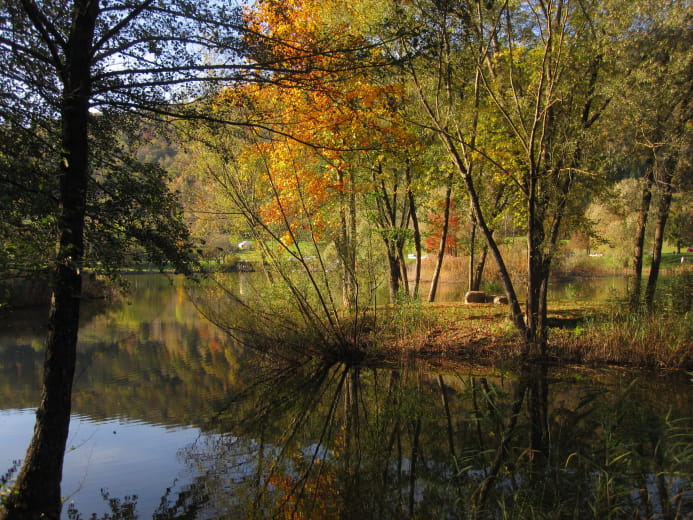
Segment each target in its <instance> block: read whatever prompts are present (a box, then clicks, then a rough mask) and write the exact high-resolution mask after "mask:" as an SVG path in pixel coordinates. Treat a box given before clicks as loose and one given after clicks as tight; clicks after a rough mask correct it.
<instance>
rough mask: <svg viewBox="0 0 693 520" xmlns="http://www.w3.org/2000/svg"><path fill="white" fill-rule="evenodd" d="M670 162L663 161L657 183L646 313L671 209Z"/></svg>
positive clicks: (671, 169) (655, 283) (671, 170)
mask: <svg viewBox="0 0 693 520" xmlns="http://www.w3.org/2000/svg"><path fill="white" fill-rule="evenodd" d="M670 163H671V161H664V164H663V165H662V169H663V171H661V173H660V176H661V180H660V181H659V182H658V184H659V186H660V197H659V202H658V204H657V221H656V222H655V236H654V245H653V248H652V265H650V275H649V276H648V278H647V287H646V288H645V305H646V306H647V310H648V311H650V312H651V311H652V310H653V305H654V295H655V289H656V288H657V279H658V277H659V266H660V264H661V262H662V246H663V245H664V228H665V227H666V224H667V218H668V217H669V208H670V207H671V198H672V188H671V180H672V178H673V165H671V164H670Z"/></svg>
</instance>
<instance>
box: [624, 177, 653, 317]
mask: <svg viewBox="0 0 693 520" xmlns="http://www.w3.org/2000/svg"><path fill="white" fill-rule="evenodd" d="M652 184H653V169H652V167H651V166H648V167H647V169H646V171H645V177H644V178H643V180H642V194H641V197H640V207H639V208H638V227H637V229H636V232H635V245H634V248H633V287H632V288H631V293H630V307H631V309H635V308H636V307H637V306H638V305H639V304H640V287H641V285H642V259H643V252H644V247H645V230H646V229H647V218H648V215H649V213H650V201H651V200H652Z"/></svg>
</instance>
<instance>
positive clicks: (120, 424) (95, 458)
mask: <svg viewBox="0 0 693 520" xmlns="http://www.w3.org/2000/svg"><path fill="white" fill-rule="evenodd" d="M33 427H34V411H33V410H20V411H18V410H3V411H0V439H2V444H0V473H4V472H5V471H6V470H7V469H8V468H9V467H10V466H11V465H12V461H13V460H17V459H23V458H24V454H25V452H26V448H27V446H28V445H29V441H30V439H31V433H32V430H33ZM198 436H199V430H198V429H196V428H163V427H161V426H152V425H149V424H145V423H142V422H128V421H120V420H109V421H103V422H99V423H95V422H93V421H90V420H89V419H88V418H86V417H79V416H73V417H72V422H71V423H70V436H69V439H68V442H67V452H66V455H65V465H64V470H63V483H62V488H61V491H62V494H63V496H64V497H66V498H67V501H66V506H65V507H64V508H63V517H64V518H66V517H67V515H66V512H67V503H69V502H73V503H74V505H75V507H76V508H77V510H78V511H79V512H80V513H81V514H82V517H83V518H89V516H91V514H92V513H97V514H99V515H101V514H102V513H105V512H107V511H108V508H107V504H106V503H105V501H104V500H103V499H102V498H101V492H100V490H101V488H104V486H107V488H106V490H107V491H108V492H109V494H110V496H111V497H114V498H123V497H124V496H126V495H133V494H134V495H137V496H138V499H137V512H138V513H139V516H140V518H151V516H152V513H153V512H154V510H155V509H156V508H157V506H158V505H159V503H160V501H161V497H162V496H163V495H164V493H165V492H166V488H168V487H173V488H174V489H176V488H179V487H181V486H183V485H185V484H186V483H188V482H190V480H191V478H192V475H190V470H189V468H186V465H185V463H184V461H182V460H180V457H179V456H178V452H179V450H181V449H182V448H184V447H185V446H187V445H189V444H190V443H192V442H194V441H195V440H196V439H197V438H198ZM106 483H107V484H106Z"/></svg>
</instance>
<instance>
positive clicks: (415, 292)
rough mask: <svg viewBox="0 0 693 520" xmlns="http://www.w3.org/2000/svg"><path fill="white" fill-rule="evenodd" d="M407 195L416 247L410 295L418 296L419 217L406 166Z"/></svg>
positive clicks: (419, 257)
mask: <svg viewBox="0 0 693 520" xmlns="http://www.w3.org/2000/svg"><path fill="white" fill-rule="evenodd" d="M407 195H408V198H409V215H410V216H411V222H412V226H413V227H414V248H415V249H416V272H415V275H414V290H413V291H412V296H413V297H414V298H415V299H418V298H419V285H420V284H421V229H419V217H418V216H417V214H416V201H415V200H414V193H413V192H412V191H411V172H410V171H409V168H408V167H407Z"/></svg>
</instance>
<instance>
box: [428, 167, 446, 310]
mask: <svg viewBox="0 0 693 520" xmlns="http://www.w3.org/2000/svg"><path fill="white" fill-rule="evenodd" d="M451 183H452V178H448V185H447V187H446V188H445V208H444V209H443V229H442V231H441V233H440V246H439V247H438V254H437V255H436V266H435V269H434V270H433V277H432V278H431V287H430V288H429V291H428V301H429V302H434V301H435V300H436V292H437V291H438V280H439V278H440V272H441V270H442V269H443V259H444V258H445V243H446V242H447V240H448V229H449V227H450V207H451V205H452V186H451Z"/></svg>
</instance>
